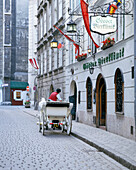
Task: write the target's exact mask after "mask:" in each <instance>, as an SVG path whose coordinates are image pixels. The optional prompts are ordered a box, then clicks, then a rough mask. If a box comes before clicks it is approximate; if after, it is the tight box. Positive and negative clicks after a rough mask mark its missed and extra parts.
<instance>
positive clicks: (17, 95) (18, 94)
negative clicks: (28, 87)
mask: <svg viewBox="0 0 136 170" xmlns="http://www.w3.org/2000/svg"><path fill="white" fill-rule="evenodd" d="M13 99H14V100H15V101H22V90H15V91H14V93H13Z"/></svg>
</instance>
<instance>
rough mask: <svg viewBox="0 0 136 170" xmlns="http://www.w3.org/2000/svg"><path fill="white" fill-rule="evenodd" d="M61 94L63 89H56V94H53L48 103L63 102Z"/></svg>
mask: <svg viewBox="0 0 136 170" xmlns="http://www.w3.org/2000/svg"><path fill="white" fill-rule="evenodd" d="M60 92H61V89H56V92H52V93H51V95H50V97H49V99H48V101H57V100H58V101H60V102H62V99H61V97H60V94H59V93H60Z"/></svg>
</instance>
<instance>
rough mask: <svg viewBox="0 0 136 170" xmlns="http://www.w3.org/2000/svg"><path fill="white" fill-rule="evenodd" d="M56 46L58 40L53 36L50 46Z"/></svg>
mask: <svg viewBox="0 0 136 170" xmlns="http://www.w3.org/2000/svg"><path fill="white" fill-rule="evenodd" d="M57 47H58V41H57V40H56V39H55V38H54V39H53V40H52V41H51V48H57Z"/></svg>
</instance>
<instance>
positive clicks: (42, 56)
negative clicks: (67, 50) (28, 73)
mask: <svg viewBox="0 0 136 170" xmlns="http://www.w3.org/2000/svg"><path fill="white" fill-rule="evenodd" d="M43 58H44V53H43V54H41V75H43Z"/></svg>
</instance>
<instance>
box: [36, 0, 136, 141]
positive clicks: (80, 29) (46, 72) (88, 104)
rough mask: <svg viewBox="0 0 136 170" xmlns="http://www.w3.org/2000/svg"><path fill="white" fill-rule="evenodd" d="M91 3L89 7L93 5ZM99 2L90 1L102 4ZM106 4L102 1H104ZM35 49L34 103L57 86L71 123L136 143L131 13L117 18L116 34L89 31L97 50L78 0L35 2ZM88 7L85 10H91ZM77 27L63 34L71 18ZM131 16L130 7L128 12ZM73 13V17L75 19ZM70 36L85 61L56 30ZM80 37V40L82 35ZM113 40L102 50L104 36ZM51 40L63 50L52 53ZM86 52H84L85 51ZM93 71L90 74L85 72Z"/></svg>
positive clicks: (42, 0)
mask: <svg viewBox="0 0 136 170" xmlns="http://www.w3.org/2000/svg"><path fill="white" fill-rule="evenodd" d="M91 2H92V3H93V4H92V3H91ZM102 3H103V1H100V0H99V1H95V2H94V1H91V0H90V1H89V4H91V5H96V6H101V5H102ZM105 3H106V2H105ZM37 8H38V15H37V17H38V48H37V55H38V59H39V64H40V69H39V73H38V94H39V100H40V99H41V98H42V97H45V99H46V100H47V99H48V97H49V94H50V93H51V92H52V91H54V90H55V89H56V88H58V87H60V88H61V89H62V93H61V97H62V98H63V100H66V101H67V100H69V101H70V102H73V103H74V107H73V109H72V115H73V119H75V120H76V121H80V122H83V123H86V124H89V125H91V126H96V127H99V128H103V129H105V130H107V131H110V132H113V133H116V134H119V135H122V136H124V137H127V138H130V139H133V140H134V139H135V118H134V23H133V17H132V16H130V15H118V17H117V31H116V32H114V33H111V34H108V35H107V34H105V35H100V34H98V33H92V37H93V38H94V40H95V42H96V43H97V44H98V45H99V46H100V47H99V48H96V47H95V45H94V44H93V43H92V40H91V38H90V37H89V35H88V33H87V31H86V28H85V25H84V21H83V18H82V15H80V14H81V8H80V1H78V0H67V1H62V0H58V1H56V0H54V1H53V0H50V1H47V0H41V1H39V2H38V7H37ZM90 8H91V6H89V7H88V9H89V10H90ZM68 12H69V13H70V14H71V13H72V14H76V15H73V16H72V19H73V21H74V22H75V23H76V24H77V33H75V34H78V35H80V36H75V35H74V34H73V35H72V36H71V35H69V34H68V33H67V32H66V29H67V27H66V26H67V23H68V22H69V21H70V20H71V17H70V16H69V13H68ZM131 13H133V9H132V10H131ZM77 14H78V15H77ZM53 25H56V26H57V27H59V28H60V29H61V30H62V31H63V32H64V33H66V34H67V35H69V36H70V37H71V38H72V39H73V40H74V41H75V42H76V43H77V44H79V46H80V54H82V53H83V54H85V53H87V58H85V60H80V61H79V60H78V59H76V58H75V47H74V46H73V43H72V42H70V41H68V40H67V39H66V38H65V36H63V35H62V34H61V33H60V32H59V31H58V30H57V29H56V28H54V27H53ZM81 35H82V36H81ZM108 37H110V38H111V39H113V38H114V41H115V43H114V45H112V46H111V47H109V48H105V47H104V46H103V43H102V41H104V40H105V39H106V38H108ZM53 38H55V39H56V40H57V41H58V42H59V43H61V44H62V43H63V44H64V47H63V48H60V49H58V48H56V49H51V47H50V42H51V41H52V40H53ZM90 47H91V52H90V53H88V51H87V50H88V48H90ZM92 67H93V68H94V72H93V74H90V72H89V68H92Z"/></svg>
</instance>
